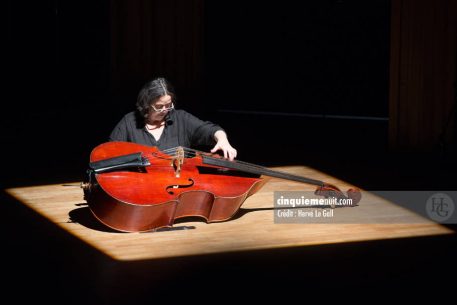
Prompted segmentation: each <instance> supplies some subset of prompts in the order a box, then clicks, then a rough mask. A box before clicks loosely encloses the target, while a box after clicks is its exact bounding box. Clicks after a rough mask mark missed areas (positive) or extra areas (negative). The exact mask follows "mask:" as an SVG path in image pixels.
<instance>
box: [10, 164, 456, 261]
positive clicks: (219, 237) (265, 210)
mask: <svg viewBox="0 0 457 305" xmlns="http://www.w3.org/2000/svg"><path fill="white" fill-rule="evenodd" d="M275 169H276V170H281V171H285V172H288V173H293V174H297V175H302V176H306V177H313V178H315V179H318V180H322V181H325V182H328V183H332V184H334V185H336V186H338V187H339V188H340V189H342V190H343V191H346V190H347V189H348V188H349V187H351V185H349V184H347V183H345V182H344V181H340V180H338V179H336V178H333V177H330V176H328V175H326V174H325V173H321V172H318V171H316V170H314V169H312V168H308V167H304V166H295V167H283V168H275ZM313 190H314V186H312V185H306V184H302V183H298V182H292V181H287V180H281V179H276V178H269V181H268V182H267V183H266V184H265V185H264V187H263V188H262V189H261V190H260V191H259V192H258V193H256V194H254V195H253V196H251V197H250V198H248V199H247V200H246V201H245V203H244V204H243V205H242V208H241V209H240V211H239V213H238V214H237V215H236V216H235V217H234V218H233V219H231V220H229V221H226V222H219V223H210V224H207V223H205V222H204V221H203V219H202V220H201V221H200V220H196V219H189V221H186V220H185V219H182V220H179V221H178V222H177V223H176V224H175V225H174V227H175V228H177V229H176V230H169V231H158V232H148V233H119V232H114V231H110V230H109V229H105V228H104V227H102V226H98V225H96V221H95V220H94V219H93V216H92V215H91V213H90V211H89V209H88V207H87V206H86V205H85V203H86V202H85V200H84V198H83V191H82V189H81V188H80V187H79V182H74V183H71V184H54V185H43V186H33V187H24V188H11V189H7V190H6V191H7V193H9V194H10V195H12V196H13V197H15V198H16V199H17V200H18V201H20V202H21V203H23V204H24V205H26V206H27V207H29V208H30V209H33V210H34V211H36V212H38V213H39V214H41V215H42V216H44V217H46V218H47V219H48V220H49V221H50V222H52V223H55V224H57V225H58V226H59V227H60V228H62V229H63V230H66V231H68V232H70V233H71V234H73V235H74V236H76V237H78V238H79V239H81V240H83V241H84V242H86V243H87V244H90V245H91V246H93V247H95V248H96V249H98V250H99V251H101V252H103V253H104V254H106V255H108V256H110V257H112V258H114V259H116V260H120V261H131V260H147V259H160V258H168V257H184V256H190V255H199V254H210V253H212V254H213V253H224V252H233V251H250V250H259V249H273V248H287V247H297V246H308V245H318V244H335V243H345V242H354V241H366V240H380V239H393V238H404V237H419V236H432V235H443V234H451V233H453V231H452V230H450V229H448V228H446V227H444V226H441V225H439V224H436V223H434V222H432V221H430V220H428V219H426V218H423V217H422V216H419V215H416V214H415V213H413V212H411V211H409V210H407V209H404V208H402V207H399V206H398V205H396V204H394V203H391V202H389V201H387V200H385V199H383V198H380V197H377V196H374V195H371V194H370V193H367V192H364V193H363V194H364V196H365V198H364V199H363V200H362V202H361V203H360V205H359V206H357V207H346V208H337V209H335V213H338V215H339V217H343V218H344V219H347V220H349V221H348V222H347V223H346V222H345V223H341V222H334V223H332V222H328V223H313V224H311V223H295V224H283V223H275V221H274V213H275V212H276V211H275V209H274V202H273V196H274V192H275V191H313ZM393 219H399V221H398V222H396V221H395V220H393ZM70 220H71V221H70ZM392 220H393V221H392ZM392 222H393V223H392ZM180 228H189V229H180Z"/></svg>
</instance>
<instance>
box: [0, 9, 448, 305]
mask: <svg viewBox="0 0 457 305" xmlns="http://www.w3.org/2000/svg"><path fill="white" fill-rule="evenodd" d="M399 2H401V3H403V2H402V1H396V3H399ZM6 3H7V4H4V5H3V6H4V8H6V10H4V13H3V14H4V17H5V18H4V24H3V26H4V29H6V38H7V39H6V43H5V44H4V51H5V55H4V57H3V66H4V69H3V71H4V78H3V79H4V80H6V82H4V83H5V84H6V88H5V89H4V98H3V103H2V108H3V110H2V113H3V118H2V123H1V130H2V132H1V137H2V143H3V145H2V146H3V149H2V155H3V158H4V162H3V163H4V165H3V168H4V170H3V173H2V184H3V185H4V187H15V186H25V185H41V184H46V183H62V182H74V181H82V179H83V177H84V173H85V169H86V166H87V163H88V158H89V154H90V151H91V149H92V148H93V147H95V146H96V145H98V144H100V143H102V142H104V141H106V140H107V137H108V135H109V133H110V131H111V129H112V128H113V127H114V124H116V123H117V121H118V120H119V119H120V118H121V117H122V115H123V114H124V113H126V112H127V111H130V110H132V109H133V107H134V104H135V101H136V95H137V93H138V90H139V89H140V87H141V86H142V85H143V83H144V82H145V81H146V80H148V79H150V78H152V77H155V76H159V75H160V76H165V77H166V78H168V79H169V80H170V81H171V82H172V83H173V84H174V85H175V87H176V89H177V93H178V98H179V100H178V103H179V107H181V108H184V109H186V110H188V111H190V112H192V113H193V114H195V115H197V116H198V117H200V118H202V119H205V120H211V121H213V122H216V123H219V124H220V125H221V126H223V127H224V128H225V130H226V131H227V132H228V134H229V138H230V141H231V142H232V144H233V145H234V146H235V147H236V148H237V150H238V152H239V159H240V160H243V161H249V162H253V163H256V164H260V165H265V166H275V165H306V166H312V167H314V168H316V169H318V170H321V171H324V172H327V173H329V174H330V175H334V176H336V177H338V178H339V179H342V180H345V181H347V182H349V183H352V184H354V185H356V186H359V187H361V188H364V189H366V190H455V189H456V183H455V177H454V173H455V169H456V162H455V140H452V139H451V140H450V141H448V140H446V141H445V140H443V134H447V133H451V134H452V133H455V129H454V125H453V124H445V122H447V121H448V120H449V121H451V122H453V120H454V116H453V112H452V111H455V108H452V109H453V110H452V111H444V112H445V113H449V115H444V116H443V115H442V116H441V117H440V118H438V120H441V121H442V122H443V123H442V124H441V125H439V126H441V127H439V128H438V129H437V131H436V132H435V131H434V133H433V134H432V135H431V137H430V138H431V139H432V140H430V141H429V142H426V143H428V144H427V145H425V146H424V145H422V146H421V145H416V146H415V145H414V143H413V144H410V145H409V146H408V147H406V149H405V147H401V148H402V149H398V146H395V145H394V146H392V145H389V144H391V143H392V141H391V137H392V134H395V131H394V132H392V129H389V128H392V118H393V116H392V113H394V114H395V115H397V116H398V114H400V115H402V114H405V113H408V112H412V113H414V111H415V110H414V109H415V108H416V107H410V108H407V109H406V110H402V109H403V108H401V107H399V108H395V109H397V110H396V112H392V111H393V108H392V104H390V106H389V101H391V100H392V96H391V95H389V94H391V93H392V89H391V88H392V87H391V84H392V77H391V75H392V74H391V72H392V70H391V62H392V55H391V47H392V41H393V40H392V39H393V38H392V37H394V36H395V33H397V32H396V30H395V29H394V31H393V30H392V28H391V24H392V18H393V15H392V5H394V1H392V3H391V1H389V0H373V1H350V0H341V1H314V2H310V3H300V4H299V3H298V2H297V3H296V2H295V1H281V2H280V3H274V2H273V3H271V4H268V3H263V2H256V1H254V2H252V1H240V0H237V1H57V0H56V1H35V2H32V1H30V3H25V2H22V1H8V2H6ZM404 3H408V1H404ZM420 3H422V5H423V3H425V2H423V1H421V2H420ZM439 3H442V4H443V6H442V7H444V8H447V7H448V6H450V7H451V8H454V7H455V6H452V5H450V4H449V3H450V2H449V1H439ZM410 6H411V4H410ZM405 7H407V6H406V5H405ZM442 7H441V9H442ZM424 11H425V14H427V10H426V9H425V10H424ZM406 12H407V13H408V11H406ZM405 16H409V15H408V14H405ZM417 16H418V17H417V18H419V19H418V20H420V17H421V16H422V15H420V14H418V15H417ZM454 16H455V15H454ZM422 17H423V16H422ZM434 22H436V21H434ZM419 23H420V22H419ZM403 30H404V28H402V30H401V31H403ZM399 31H400V30H399ZM401 31H400V32H401ZM393 33H394V34H393ZM397 34H398V33H397ZM429 34H430V33H429ZM424 35H425V34H424ZM430 35H433V33H431V34H430ZM419 37H420V35H419ZM454 43H455V41H454ZM425 44H426V43H425ZM444 45H446V44H444ZM449 45H450V46H452V44H449ZM453 46H455V44H454V45H453ZM402 50H404V49H402ZM447 50H451V51H452V50H453V51H455V47H454V49H452V48H451V47H449V49H447ZM453 51H452V52H453ZM402 54H403V53H402ZM424 54H425V53H424ZM434 54H436V56H435V57H431V59H430V58H429V57H426V56H424V58H427V60H425V61H424V62H425V63H427V62H430V63H432V62H433V59H435V60H436V61H440V60H446V58H447V59H452V60H451V61H450V62H451V63H450V64H449V65H447V66H452V67H453V68H452V69H454V66H455V65H453V63H455V56H456V53H453V54H450V53H449V52H448V53H446V52H441V50H440V49H438V51H437V52H436V53H434ZM443 54H445V55H443ZM446 54H447V55H446ZM425 55H427V54H425ZM446 56H447V57H446ZM443 58H444V59H443ZM444 65H445V64H444ZM400 66H401V67H402V69H406V71H410V73H411V75H416V74H417V70H414V69H412V68H411V67H409V66H407V65H405V64H403V66H402V65H400ZM413 68H414V67H413ZM408 69H409V70H408ZM402 71H403V70H402ZM453 71H454V74H453V75H454V79H451V82H455V70H453ZM431 75H432V76H433V75H436V79H437V80H436V82H440V83H444V84H449V80H446V79H444V80H443V79H442V78H441V76H440V74H439V73H435V74H433V73H432V74H431ZM425 79H426V78H425ZM426 80H427V81H429V82H434V79H430V78H429V79H426ZM399 83H401V82H399ZM401 84H402V85H401V86H403V87H401V88H405V87H406V88H410V87H408V85H405V83H401ZM453 85H454V84H452V86H453ZM447 86H448V87H446V88H447V89H448V91H447V92H452V93H454V92H455V91H452V90H451V89H449V88H451V85H447ZM413 89H414V88H413ZM449 90H450V91H449ZM402 92H403V91H402ZM400 93H401V92H400ZM427 93H428V94H430V95H433V93H434V91H433V90H429V91H427ZM398 96H400V97H401V98H400V100H406V99H407V97H405V95H404V93H403V95H402V94H399V95H398ZM445 97H446V96H445ZM447 97H449V95H448V96H447ZM453 99H454V101H452V98H451V101H449V98H448V101H447V102H446V103H448V104H455V97H453ZM413 103H414V101H413ZM434 103H436V101H435V100H433V101H432V102H428V104H427V105H428V108H426V112H429V113H431V112H433V109H435V108H436V109H441V108H443V107H441V106H440V104H434ZM410 105H411V104H410ZM413 105H414V104H413ZM440 107H441V108H440ZM398 109H400V110H398ZM443 109H444V108H443ZM425 121H427V120H425ZM421 122H422V123H423V122H424V121H420V123H418V124H417V126H419V127H417V126H416V125H415V126H416V127H415V128H416V131H417V132H416V134H421V132H420V131H421V129H420V125H421ZM389 124H390V125H389ZM395 126H397V127H398V126H400V127H401V124H400V125H395ZM397 127H395V128H397ZM400 127H398V129H399V130H400ZM453 141H454V142H453ZM418 143H419V144H420V143H422V142H420V141H419V142H418ZM2 198H3V202H4V204H3V206H2V213H3V215H6V218H7V221H5V222H3V223H2V224H3V226H4V228H5V233H4V234H3V235H4V240H3V241H2V243H3V244H4V246H5V248H6V249H8V250H7V252H6V253H5V259H4V260H3V261H4V264H5V267H7V266H8V267H9V268H10V269H12V271H11V272H10V273H7V274H8V276H9V278H10V280H11V284H12V286H14V285H15V283H20V281H21V275H26V278H27V281H26V283H27V285H28V287H32V288H31V289H32V291H33V292H34V293H36V296H41V297H43V299H45V300H46V299H47V300H53V299H54V297H53V296H56V295H60V294H59V293H57V291H60V292H62V294H63V295H64V298H65V299H64V300H77V301H83V300H84V301H86V297H87V298H88V299H89V300H90V299H91V298H92V297H93V296H95V297H94V299H95V300H98V299H97V298H100V299H101V300H103V299H104V298H105V297H106V291H102V290H103V289H107V288H106V287H105V286H104V283H103V280H100V278H102V279H103V276H104V275H103V276H102V275H100V273H99V272H98V271H97V270H94V269H93V268H97V267H96V266H97V264H98V263H99V261H100V260H101V261H103V262H104V263H106V262H105V260H106V258H100V257H99V255H100V254H98V253H94V251H93V250H91V249H88V247H86V246H85V245H82V244H80V243H79V242H78V241H75V240H73V238H72V237H70V236H67V235H65V234H61V233H59V232H56V231H57V230H56V228H55V227H53V226H52V225H49V224H44V225H43V224H42V223H43V222H45V221H44V220H43V219H41V218H39V217H38V216H37V215H35V214H34V213H33V212H31V211H28V210H27V209H26V208H24V207H22V206H20V204H19V203H18V202H15V201H14V200H13V199H12V198H9V197H8V196H7V195H5V194H3V195H2ZM450 239H451V238H435V239H433V238H423V239H408V240H400V241H382V242H371V243H370V242H368V243H361V244H352V245H342V246H321V247H314V248H313V247H311V248H306V249H302V248H298V249H294V250H278V251H266V252H256V253H248V254H239V255H232V256H230V255H223V256H217V257H215V256H209V257H208V256H203V257H199V258H192V259H189V260H182V261H180V260H170V261H167V262H163V263H162V264H158V263H154V264H152V263H148V262H143V263H144V264H145V265H146V266H147V267H148V268H151V269H152V267H151V266H153V267H154V268H157V267H158V265H160V266H161V269H160V272H156V271H151V273H150V274H149V275H147V276H146V275H144V274H142V273H141V272H138V270H141V269H144V266H143V265H142V263H141V262H140V263H138V264H137V265H136V266H130V267H119V268H118V269H116V270H118V271H117V272H119V273H118V274H116V276H117V277H119V278H123V280H124V281H122V280H119V285H120V286H123V285H124V284H126V283H127V279H132V281H135V280H138V281H141V282H142V283H144V282H145V281H147V280H149V281H151V283H154V285H158V284H159V283H160V285H159V286H158V287H160V289H159V290H164V291H168V289H169V290H173V289H172V288H170V286H168V284H170V285H172V284H176V285H178V287H180V288H181V289H185V290H186V289H189V290H192V289H193V288H195V286H194V285H190V286H187V285H189V283H190V282H192V281H193V280H195V279H198V280H201V282H202V283H205V285H207V287H208V285H209V287H211V288H214V289H216V287H218V286H217V284H216V283H217V282H218V281H220V282H222V280H223V279H224V280H225V279H228V278H235V279H236V280H237V281H239V282H238V283H239V284H243V285H250V284H252V282H259V283H260V284H263V285H269V286H268V287H276V284H275V282H274V281H275V280H276V279H279V281H278V283H279V284H281V283H284V281H285V280H286V279H294V280H295V281H298V282H299V283H301V285H305V283H303V282H300V281H301V276H302V275H304V274H307V276H306V277H305V278H304V279H306V281H307V284H309V285H311V286H310V287H312V288H313V289H316V290H318V291H326V288H325V287H327V286H326V285H321V283H322V282H323V281H332V279H338V280H339V283H340V285H337V287H336V288H343V291H348V290H351V291H352V290H353V289H356V287H361V288H364V289H369V290H370V291H371V292H373V290H372V289H373V287H375V286H376V287H383V289H385V290H389V291H397V292H402V291H403V289H405V290H404V291H403V292H408V293H412V294H414V293H416V292H417V291H416V290H417V289H418V288H420V289H431V290H437V289H445V290H446V289H447V288H449V287H450V286H449V284H448V283H447V282H445V280H443V277H444V276H447V275H451V276H454V272H455V263H453V261H454V259H453V257H454V256H453V255H455V246H452V245H455V240H454V239H455V238H454V237H452V239H453V240H450ZM285 262H288V263H285ZM438 262H439V263H438ZM176 264H178V265H179V266H180V269H179V272H180V275H179V276H178V275H177V276H171V275H170V276H168V277H167V278H168V279H169V280H168V281H165V282H161V281H160V278H161V274H166V273H167V272H168V270H167V266H175V265H176ZM284 264H285V265H284ZM427 264H428V265H430V264H433V265H432V267H429V268H428V269H427V270H424V269H425V268H426V267H425V265H427ZM436 264H438V265H436ZM197 266H198V267H197ZM434 266H435V267H434ZM275 267H277V268H276V269H275V271H274V272H273V271H272V270H271V268H275ZM214 269H218V270H220V272H217V273H215V272H214ZM126 270H128V271H126ZM146 270H149V269H146ZM94 274H95V275H94ZM151 274H154V276H152V275H151ZM124 275H125V277H124ZM127 275H128V276H127ZM150 277H152V279H151V278H150ZM44 278H45V279H46V281H42V279H44ZM203 279H204V280H203ZM315 279H317V281H314V280H315ZM437 279H439V280H437ZM193 283H194V284H195V283H196V282H193ZM311 283H314V284H311ZM165 286H166V288H165ZM234 286H235V287H238V288H239V287H240V285H238V284H236V282H235V283H234ZM101 287H103V288H101ZM126 287H130V286H129V285H126V286H124V290H125V289H127V290H126V291H128V289H129V288H126ZM331 287H332V285H330V287H328V289H332V288H331ZM130 288H131V287H130ZM283 288H284V290H286V291H287V287H283ZM79 290H82V291H84V293H82V292H75V291H79ZM107 291H109V290H107ZM147 291H149V290H146V292H145V291H141V292H140V293H139V294H138V295H137V297H138V298H140V299H142V298H143V296H145V295H147V296H148V292H147ZM154 291H156V290H151V294H152V293H154ZM186 291H187V290H186ZM448 292H449V291H448ZM268 293H269V292H266V291H263V292H262V294H263V295H266V294H268ZM408 293H405V294H404V295H405V296H406V295H407V294H408ZM199 296H201V295H199ZM15 297H18V296H17V295H15ZM22 297H25V296H21V297H20V298H22ZM124 297H126V298H128V297H129V296H128V292H125V295H124ZM145 298H147V297H145ZM94 299H92V300H94ZM77 301H75V303H77ZM98 301H100V300H98ZM68 302H69V303H71V301H68Z"/></svg>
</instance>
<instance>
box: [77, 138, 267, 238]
mask: <svg viewBox="0 0 457 305" xmlns="http://www.w3.org/2000/svg"><path fill="white" fill-rule="evenodd" d="M138 152H140V153H141V156H142V158H145V159H146V160H147V161H148V164H149V165H147V166H141V167H137V166H133V167H131V168H123V169H120V170H111V171H110V170H108V171H105V172H99V173H97V172H96V171H91V170H89V171H88V181H87V182H86V183H85V184H84V187H83V189H84V195H85V199H86V201H87V203H88V204H89V208H90V210H91V211H92V213H93V214H94V216H95V217H96V218H97V219H98V220H99V221H100V222H102V223H103V224H105V225H106V226H108V227H111V228H113V229H115V230H118V231H124V232H146V231H151V230H154V229H157V228H160V227H170V226H172V225H173V223H174V221H175V219H177V218H181V217H187V216H200V217H203V218H204V219H206V221H207V222H218V221H225V220H228V219H230V218H231V217H232V216H233V215H234V214H235V213H236V212H237V211H238V209H239V208H240V206H241V205H242V204H243V202H244V201H245V200H246V198H247V197H249V196H250V195H252V194H254V193H255V192H257V191H258V190H259V189H260V188H261V187H262V186H263V184H264V183H265V179H262V178H260V176H259V175H253V174H246V173H243V172H239V171H237V170H230V169H227V168H223V167H220V166H215V165H211V164H205V163H204V162H203V159H202V157H201V156H199V155H195V156H192V157H187V156H184V155H182V154H179V153H178V154H171V155H168V154H165V153H163V152H161V151H159V150H158V149H157V148H156V147H149V146H144V145H139V144H135V143H129V142H107V143H104V144H101V145H99V146H97V147H96V148H95V149H94V150H93V151H92V153H91V156H90V161H91V163H94V162H97V161H100V160H105V159H111V158H115V157H118V156H123V155H128V154H132V153H138Z"/></svg>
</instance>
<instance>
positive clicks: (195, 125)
mask: <svg viewBox="0 0 457 305" xmlns="http://www.w3.org/2000/svg"><path fill="white" fill-rule="evenodd" d="M185 116H186V120H185V121H186V125H187V126H186V128H188V131H189V134H190V142H191V143H192V146H205V145H208V146H210V145H215V144H216V140H215V139H214V134H215V133H216V131H218V130H223V129H222V127H221V126H219V125H217V124H214V123H212V122H210V121H203V120H200V119H199V118H197V117H195V116H194V115H192V114H190V113H188V112H186V113H185Z"/></svg>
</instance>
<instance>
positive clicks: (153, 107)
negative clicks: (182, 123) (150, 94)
mask: <svg viewBox="0 0 457 305" xmlns="http://www.w3.org/2000/svg"><path fill="white" fill-rule="evenodd" d="M168 105H170V106H168ZM168 105H162V106H160V107H159V108H156V107H155V106H154V105H151V108H152V109H153V110H154V111H155V112H165V111H169V110H171V109H174V108H175V105H173V103H171V104H168ZM167 106H168V107H167Z"/></svg>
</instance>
